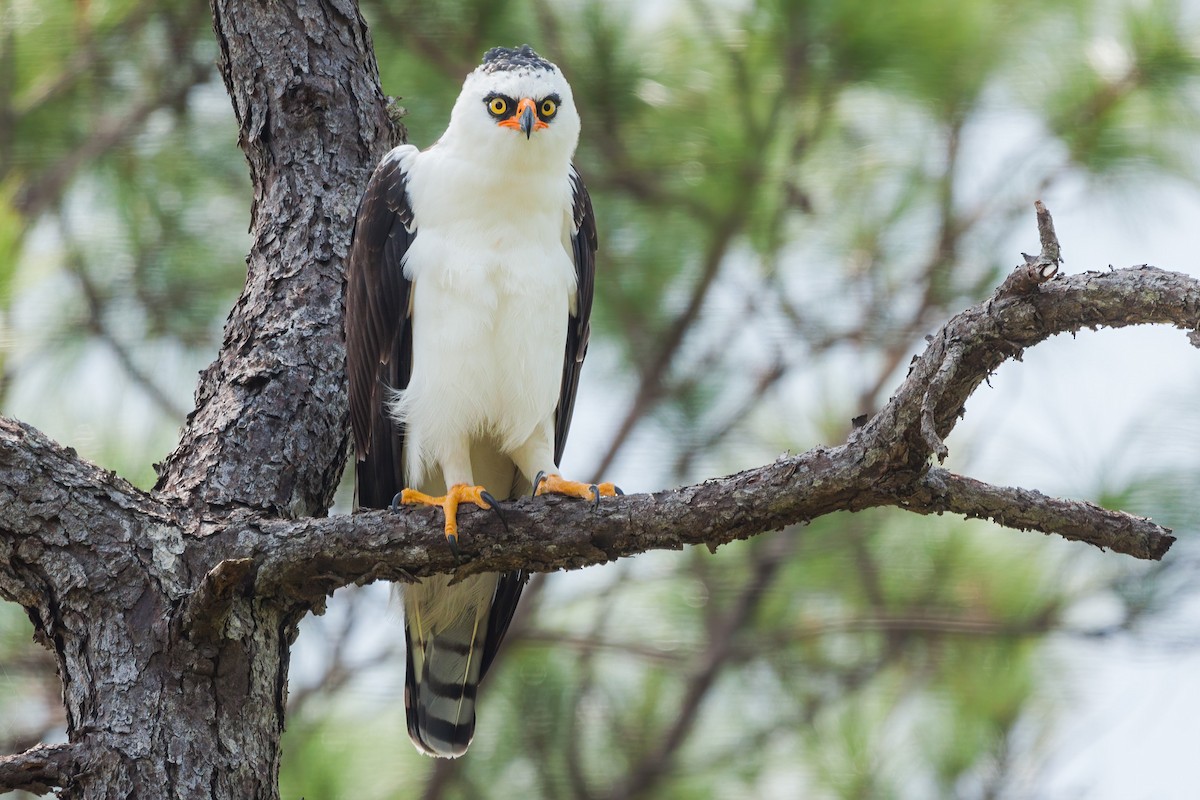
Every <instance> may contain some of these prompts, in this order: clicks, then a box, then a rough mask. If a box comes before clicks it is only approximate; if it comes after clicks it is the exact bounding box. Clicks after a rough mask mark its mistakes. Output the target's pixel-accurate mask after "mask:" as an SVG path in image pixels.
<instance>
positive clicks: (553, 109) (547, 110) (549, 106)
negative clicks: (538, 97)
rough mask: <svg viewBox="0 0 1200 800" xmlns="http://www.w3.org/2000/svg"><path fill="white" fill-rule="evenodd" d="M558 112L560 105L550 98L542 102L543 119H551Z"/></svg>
mask: <svg viewBox="0 0 1200 800" xmlns="http://www.w3.org/2000/svg"><path fill="white" fill-rule="evenodd" d="M557 111H558V103H556V102H554V101H553V100H551V99H550V98H548V97H547V98H546V99H545V100H543V101H542V107H541V109H540V112H541V115H542V119H549V118H550V117H553V116H554V115H555V113H557Z"/></svg>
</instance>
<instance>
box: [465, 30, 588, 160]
mask: <svg viewBox="0 0 1200 800" xmlns="http://www.w3.org/2000/svg"><path fill="white" fill-rule="evenodd" d="M579 127H580V126H579V113H578V112H577V111H576V110H575V100H574V98H573V97H572V96H571V87H570V85H569V84H568V83H567V81H566V78H564V77H563V74H562V72H561V71H560V70H559V68H558V67H557V66H555V65H554V64H552V63H551V62H549V61H547V60H546V59H544V58H542V57H541V56H539V55H538V54H537V53H535V52H534V51H533V48H531V47H530V46H529V45H527V44H526V45H522V46H521V47H518V48H516V49H515V50H512V49H509V48H506V47H495V48H492V49H491V50H489V51H488V52H487V53H486V54H484V56H483V63H482V64H480V65H479V66H478V67H476V69H475V71H474V72H472V73H471V74H470V75H468V76H467V79H466V81H464V82H463V88H462V92H461V93H460V94H459V96H458V100H457V101H456V102H455V104H454V110H453V111H451V113H450V125H449V127H448V128H447V129H446V133H445V134H444V135H443V136H442V144H446V145H450V144H451V143H454V144H460V143H461V144H465V145H467V146H468V147H469V148H470V149H471V151H472V152H477V153H486V154H487V157H488V158H489V159H492V160H504V161H515V162H518V163H528V162H533V161H537V162H542V163H550V164H557V163H558V162H561V163H562V164H563V165H564V166H565V165H566V164H569V163H570V160H571V158H572V156H573V155H574V153H575V144H576V143H577V142H578V141H579Z"/></svg>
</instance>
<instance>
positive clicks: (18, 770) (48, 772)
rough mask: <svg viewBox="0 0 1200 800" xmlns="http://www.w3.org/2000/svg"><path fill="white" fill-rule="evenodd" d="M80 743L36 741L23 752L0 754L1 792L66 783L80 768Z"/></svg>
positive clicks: (40, 789) (35, 790)
mask: <svg viewBox="0 0 1200 800" xmlns="http://www.w3.org/2000/svg"><path fill="white" fill-rule="evenodd" d="M80 761H81V758H80V745H78V744H74V743H73V744H65V743H64V744H50V745H46V744H39V745H37V746H36V747H33V748H31V749H29V750H26V751H25V752H24V753H18V754H16V755H11V756H0V794H3V793H5V792H17V791H20V792H32V793H33V794H45V793H46V792H49V791H50V790H51V789H54V788H56V787H62V786H66V785H67V783H68V782H69V781H70V780H71V776H72V775H73V774H74V773H75V772H76V770H78V769H79V762H80Z"/></svg>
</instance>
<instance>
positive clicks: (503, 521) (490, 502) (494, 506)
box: [479, 492, 508, 533]
mask: <svg viewBox="0 0 1200 800" xmlns="http://www.w3.org/2000/svg"><path fill="white" fill-rule="evenodd" d="M479 496H480V497H482V498H483V499H484V500H485V501H486V502H487V504H488V505H489V506H491V507H492V511H495V512H496V516H497V517H499V518H500V524H501V525H503V526H504V532H505V533H508V520H506V519H505V518H504V512H503V511H501V510H500V503H498V502H496V498H494V497H492V495H491V493H490V492H480V493H479Z"/></svg>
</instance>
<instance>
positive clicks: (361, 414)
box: [346, 45, 616, 757]
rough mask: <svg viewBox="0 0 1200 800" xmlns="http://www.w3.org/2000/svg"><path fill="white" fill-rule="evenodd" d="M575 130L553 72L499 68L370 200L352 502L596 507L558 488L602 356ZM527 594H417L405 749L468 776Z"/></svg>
mask: <svg viewBox="0 0 1200 800" xmlns="http://www.w3.org/2000/svg"><path fill="white" fill-rule="evenodd" d="M579 130H580V121H579V114H578V112H577V111H576V109H575V103H574V100H573V99H572V96H571V87H570V86H569V85H568V84H567V81H566V80H565V79H564V78H563V75H562V73H561V72H560V71H559V69H558V67H556V66H555V65H554V64H552V63H550V62H549V61H547V60H545V59H544V58H542V57H541V56H539V55H538V54H537V53H535V52H534V51H533V50H532V49H531V48H530V47H529V46H528V45H525V46H523V47H520V48H517V49H507V48H494V49H492V50H489V51H488V52H487V54H485V55H484V57H483V63H482V64H480V66H479V67H478V68H476V69H475V71H474V72H472V73H471V74H470V75H468V76H467V79H466V81H465V82H464V83H463V88H462V92H461V94H459V97H458V100H457V101H456V102H455V104H454V109H453V110H452V111H451V114H450V124H449V125H448V126H447V128H446V131H445V133H443V134H442V136H441V138H440V139H438V141H437V142H436V143H435V144H434V145H433V146H431V147H429V148H428V149H425V150H418V149H417V148H416V147H413V146H411V145H401V146H400V147H397V148H395V149H393V150H392V151H390V152H389V153H388V154H387V155H386V156H384V158H383V160H382V161H381V162H380V163H379V165H378V167H376V169H375V171H374V173H373V174H372V176H371V178H370V181H369V183H368V185H367V188H366V192H365V193H364V195H363V198H362V202H361V204H360V206H359V209H358V216H357V219H356V221H355V225H354V233H353V240H352V244H351V248H350V256H349V259H348V263H347V287H346V365H347V372H348V376H349V390H350V416H351V422H352V424H353V428H354V441H355V455H356V502H357V505H358V506H359V507H360V508H386V507H388V506H389V505H390V504H392V503H393V499H394V498H396V497H397V495H399V498H400V502H403V503H422V504H430V505H440V506H441V507H442V508H443V509H444V513H445V533H446V537H447V539H448V541H449V542H450V544H451V545H452V546H454V547H457V544H456V543H457V523H456V511H457V507H458V505H459V504H460V503H464V502H466V503H474V504H475V505H478V506H480V507H483V508H488V507H493V506H494V501H495V499H496V498H499V499H500V500H505V499H509V498H514V497H517V496H519V495H521V494H522V493H527V492H530V491H531V490H532V491H536V492H538V493H544V492H547V491H549V492H556V493H561V494H568V495H573V496H577V497H583V498H594V499H596V500H598V499H599V497H600V495H612V494H613V493H614V492H615V491H616V489H615V487H613V486H612V484H600V485H599V486H592V485H588V484H583V483H578V482H574V481H567V480H564V479H562V478H561V477H560V476H559V475H558V474H557V473H558V468H557V465H558V462H559V460H560V459H561V457H562V452H563V445H564V443H565V442H566V438H567V429H568V427H569V426H570V423H571V411H572V406H573V405H574V401H575V393H576V389H577V387H578V385H579V369H580V366H581V365H582V363H583V357H584V354H585V353H586V352H587V344H588V318H589V315H590V313H591V307H592V286H593V280H594V270H595V253H596V223H595V219H594V217H593V215H592V205H591V200H590V199H589V198H588V193H587V190H586V189H585V188H584V185H583V182H582V181H581V180H580V177H579V174H578V173H577V172H576V171H575V168H574V166H573V164H572V158H573V157H574V153H575V145H576V142H577V141H578V138H579ZM526 578H527V576H526V575H525V574H524V573H522V572H506V573H502V574H497V573H492V574H483V575H474V576H471V577H469V578H467V579H465V580H463V581H461V582H459V583H457V584H454V585H453V586H451V585H449V576H445V575H441V576H435V577H432V578H427V579H424V580H420V581H418V582H416V583H413V584H409V585H405V586H403V587H402V590H401V594H402V599H403V605H404V622H405V636H406V640H407V643H408V674H407V678H406V683H405V705H406V709H407V716H408V731H409V735H410V736H411V737H412V740H413V742H414V744H415V745H416V746H417V748H418V749H419V750H421V751H422V752H424V753H428V754H430V755H436V756H449V757H454V756H459V755H461V754H462V753H463V752H465V751H466V749H467V745H468V744H469V743H470V741H471V737H472V735H473V733H474V729H475V697H476V691H477V686H478V684H479V681H480V679H481V678H482V677H483V675H484V673H486V672H487V669H488V667H489V666H490V665H491V663H492V659H493V658H494V657H495V655H496V649H497V647H498V646H499V644H500V641H501V639H502V638H503V636H504V633H505V631H506V630H507V628H508V625H509V622H510V621H511V620H512V616H513V611H514V610H515V608H516V605H517V600H518V598H519V597H520V594H521V589H522V587H523V586H524V584H525V580H526Z"/></svg>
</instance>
